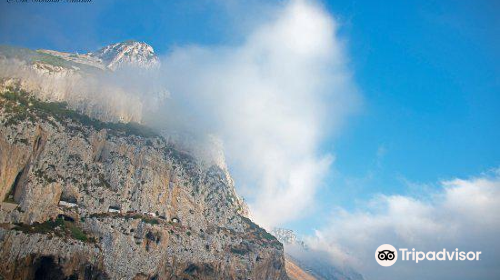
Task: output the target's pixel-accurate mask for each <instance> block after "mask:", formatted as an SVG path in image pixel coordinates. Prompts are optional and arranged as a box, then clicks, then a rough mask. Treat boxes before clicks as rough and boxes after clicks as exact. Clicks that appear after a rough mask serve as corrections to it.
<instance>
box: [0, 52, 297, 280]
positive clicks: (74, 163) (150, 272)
mask: <svg viewBox="0 0 500 280" xmlns="http://www.w3.org/2000/svg"><path fill="white" fill-rule="evenodd" d="M111 49H113V48H111ZM38 54H39V53H37V54H34V55H38ZM1 59H2V58H1V57H0V60H1ZM3 59H11V58H6V57H5V56H4V58H3ZM51 59H53V58H52V57H51ZM23 61H24V62H25V64H24V65H23V68H20V69H21V70H20V71H19V72H18V74H19V75H18V76H17V77H15V78H11V77H7V76H3V77H2V79H3V80H2V84H1V85H2V86H1V87H0V89H1V92H0V201H2V202H1V203H0V244H1V249H0V262H1V263H2V266H0V275H1V276H2V277H3V278H4V279H288V277H287V275H286V272H285V260H284V255H283V246H282V244H281V243H280V242H279V241H278V240H276V238H274V237H273V236H272V235H270V234H269V233H267V232H266V231H265V230H263V229H262V228H260V227H259V226H257V225H256V224H254V223H253V222H252V221H251V220H250V219H248V218H247V217H246V216H247V212H246V205H245V204H244V202H243V201H242V200H241V199H240V198H239V197H238V195H237V194H236V192H235V189H234V183H233V180H232V179H231V177H230V175H229V173H228V171H227V169H225V168H224V167H221V166H219V165H214V164H213V163H211V162H210V161H206V160H202V159H200V158H197V157H194V156H193V155H192V154H191V153H189V152H187V151H184V150H182V149H181V148H179V147H180V146H178V145H176V144H175V143H171V142H168V141H166V140H165V139H164V137H162V136H160V135H157V134H156V132H154V131H152V130H151V129H149V128H147V127H145V126H142V125H140V124H137V123H131V122H121V123H117V122H108V120H109V119H112V118H106V117H102V116H103V115H102V114H101V115H100V114H97V115H98V116H100V117H99V118H91V117H89V116H92V117H95V116H96V114H91V113H89V112H88V111H86V110H85V109H84V108H86V107H85V106H88V104H87V105H80V106H83V107H78V106H79V105H78V103H77V102H76V101H75V100H77V99H73V97H71V98H69V97H68V96H64V95H63V98H61V99H62V100H61V99H60V100H57V101H67V103H65V102H54V100H53V99H51V98H47V96H46V95H44V93H40V92H37V91H36V89H37V88H39V86H40V85H41V84H40V83H38V84H37V83H36V82H34V81H35V79H33V80H31V81H30V83H31V86H32V87H31V88H30V87H26V85H24V86H23V82H24V81H25V78H26V77H25V76H23V73H24V72H22V71H25V70H26V69H28V68H33V66H34V65H36V64H39V65H40V66H41V67H60V68H61V69H63V71H65V74H64V75H66V74H67V73H69V72H68V71H74V74H75V75H80V77H81V79H85V78H86V77H88V76H86V75H88V71H87V70H85V72H83V73H82V68H81V65H79V66H75V65H72V64H71V65H72V66H75V67H80V68H78V69H76V68H71V67H72V66H71V67H70V66H68V65H66V64H64V63H66V62H68V61H67V60H64V61H66V62H64V63H62V62H60V61H59V62H60V63H61V64H63V65H62V66H61V65H60V66H57V65H54V64H55V63H53V61H49V62H47V61H40V60H37V58H35V59H33V61H27V59H26V58H25V57H23ZM68 63H75V62H68ZM0 65H1V64H0ZM89 67H91V66H89ZM61 69H56V70H55V71H54V72H51V73H52V74H54V73H56V75H59V74H60V73H61V71H60V70H61ZM71 69H73V70H71ZM96 69H98V68H96ZM58 71H59V72H58ZM91 71H94V70H91ZM95 71H101V70H95ZM49 72H50V71H49ZM9 73H11V72H9ZM29 73H32V72H29ZM58 73H59V74H58ZM4 74H5V72H4ZM37 75H38V74H37ZM71 75H73V74H71ZM61 79H62V80H65V79H64V78H61ZM36 81H38V80H36ZM25 89H31V91H29V92H27V91H25ZM65 98H66V99H65ZM80 102H81V103H85V102H86V101H85V100H83V101H82V100H80ZM70 103H71V104H73V105H71V104H70ZM110 112H112V111H110Z"/></svg>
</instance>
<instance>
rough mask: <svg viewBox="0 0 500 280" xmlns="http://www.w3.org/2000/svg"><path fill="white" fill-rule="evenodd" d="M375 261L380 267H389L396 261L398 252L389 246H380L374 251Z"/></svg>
mask: <svg viewBox="0 0 500 280" xmlns="http://www.w3.org/2000/svg"><path fill="white" fill-rule="evenodd" d="M375 260H376V261H377V263H378V264H380V265H381V266H391V265H393V264H394V263H396V261H397V260H398V250H396V248H394V246H392V245H390V244H384V245H380V246H379V247H378V248H377V250H375Z"/></svg>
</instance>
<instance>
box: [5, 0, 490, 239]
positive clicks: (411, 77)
mask: <svg viewBox="0 0 500 280" xmlns="http://www.w3.org/2000/svg"><path fill="white" fill-rule="evenodd" d="M321 3H322V5H323V6H324V7H325V9H326V10H327V11H329V12H330V13H332V14H333V15H334V17H335V19H336V20H337V22H338V23H339V24H340V35H341V38H343V39H344V40H345V44H346V49H347V52H348V57H349V60H350V61H349V67H350V69H351V71H352V72H353V75H354V80H355V82H356V84H357V86H358V88H359V91H360V93H361V95H362V96H363V105H362V108H361V109H360V110H359V112H358V113H357V114H355V115H354V116H352V117H351V118H350V119H348V120H347V122H346V123H345V124H344V126H343V129H342V131H341V132H340V133H338V134H336V135H335V136H334V137H332V138H331V139H329V140H328V141H326V142H325V143H323V145H322V149H324V150H325V151H328V152H331V153H333V154H334V155H335V158H336V160H335V163H334V165H333V166H332V170H331V172H330V173H329V175H328V178H327V179H328V180H326V181H325V182H324V183H323V185H324V186H323V187H322V189H321V193H322V195H321V196H320V200H319V201H320V204H319V205H318V211H317V213H318V214H317V215H315V216H314V217H316V218H312V219H309V220H300V221H297V222H293V223H290V224H289V226H291V227H293V228H295V229H297V230H298V231H299V232H300V233H304V234H305V233H309V232H310V231H311V229H312V228H314V227H317V226H318V225H320V224H321V223H322V219H324V218H325V217H326V215H328V213H329V212H330V211H331V210H332V209H333V208H334V207H336V206H341V207H344V208H346V209H351V208H354V207H356V206H357V203H358V202H359V201H364V200H366V199H369V198H370V197H371V196H372V195H373V194H377V193H384V194H387V195H391V194H413V193H417V194H418V193H422V192H425V191H428V189H426V188H422V187H421V186H422V185H426V186H427V187H428V188H433V187H435V186H434V184H435V183H436V182H438V181H439V180H442V179H449V178H455V177H467V176H472V175H476V174H480V173H481V172H485V171H487V170H489V169H492V168H497V167H498V166H499V165H500V147H499V145H498V143H500V129H499V126H498V121H499V120H500V52H498V50H499V49H500V35H499V34H500V17H498V11H499V10H500V4H499V2H496V1H425V3H424V1H405V2H404V3H403V1H388V2H384V5H381V4H380V3H377V2H376V1H331V2H330V1H325V2H321ZM265 16H266V10H265V9H264V10H262V9H261V7H259V5H258V4H257V5H248V6H244V5H239V4H237V3H235V2H233V1H227V2H224V3H219V2H214V1H179V2H176V1H151V2H149V3H145V1H129V2H128V5H123V2H118V1H116V2H113V1H102V2H101V1H94V3H92V4H8V3H6V2H5V1H4V2H2V3H1V4H0V43H1V44H10V45H18V46H24V47H29V48H45V49H56V50H62V51H71V52H74V51H78V52H87V51H93V50H95V49H98V48H99V47H102V46H104V45H106V44H109V43H114V42H118V41H123V40H127V39H136V40H140V41H145V42H147V43H149V44H151V45H152V46H153V47H154V48H155V50H156V51H157V53H159V54H166V53H168V52H169V51H170V50H171V48H172V47H173V46H182V45H190V44H197V45H231V44H237V43H238V42H239V41H240V40H242V38H241V37H240V36H239V34H240V32H241V30H242V29H245V28H247V27H248V26H252V24H253V22H254V21H255V17H265ZM235 21H237V22H239V24H237V25H235V24H233V23H234V22H235ZM415 186H417V187H415Z"/></svg>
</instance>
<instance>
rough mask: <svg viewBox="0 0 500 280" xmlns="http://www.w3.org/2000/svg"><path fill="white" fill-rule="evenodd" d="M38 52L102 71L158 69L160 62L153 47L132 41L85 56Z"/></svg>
mask: <svg viewBox="0 0 500 280" xmlns="http://www.w3.org/2000/svg"><path fill="white" fill-rule="evenodd" d="M38 52H40V53H44V54H48V55H52V56H55V57H59V58H61V59H63V60H66V61H70V62H74V63H77V64H83V65H87V66H90V67H96V68H99V69H102V70H106V69H109V70H117V69H120V68H122V67H127V66H129V67H136V68H144V69H152V68H158V67H160V60H159V59H158V57H157V56H156V54H155V52H154V50H153V47H151V46H150V45H148V44H146V43H143V42H137V41H133V40H129V41H125V42H121V43H116V44H111V45H109V46H105V47H103V48H101V49H100V50H98V51H96V52H89V53H86V54H76V53H66V52H59V51H53V50H39V51H38Z"/></svg>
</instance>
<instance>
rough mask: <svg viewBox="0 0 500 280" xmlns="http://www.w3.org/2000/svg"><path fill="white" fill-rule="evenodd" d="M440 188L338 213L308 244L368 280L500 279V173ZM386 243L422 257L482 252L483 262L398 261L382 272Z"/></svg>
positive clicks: (381, 199) (446, 183) (376, 200)
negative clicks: (380, 252)
mask: <svg viewBox="0 0 500 280" xmlns="http://www.w3.org/2000/svg"><path fill="white" fill-rule="evenodd" d="M441 185H442V189H441V190H440V191H439V192H436V193H433V194H428V196H427V197H425V198H420V199H416V198H413V197H408V196H379V197H376V198H374V199H373V200H372V201H370V202H368V203H367V207H366V209H363V210H358V211H354V212H348V211H345V210H342V209H341V210H338V211H336V213H334V215H333V216H332V219H331V221H329V222H328V223H327V224H328V226H326V227H325V228H323V229H320V230H318V231H317V232H316V234H315V236H314V237H310V238H309V239H308V243H309V245H310V246H311V247H312V248H314V249H316V250H321V251H326V252H328V253H329V255H330V257H331V261H332V263H334V264H335V265H337V266H342V265H348V266H352V267H354V268H355V269H357V270H358V271H360V272H361V273H363V274H364V275H365V276H366V278H367V279H383V278H386V279H388V278H387V277H389V278H397V279H444V278H448V279H471V277H472V278H475V279H498V276H499V275H500V269H499V268H498V265H497V264H498V262H499V261H500V253H499V252H498V250H499V249H500V245H499V244H498V236H499V234H500V171H495V172H493V174H483V175H482V176H481V177H478V178H471V179H468V180H463V179H454V180H449V181H444V182H441ZM385 243H389V244H392V245H394V246H395V247H396V248H410V249H411V248H415V249H416V250H419V251H438V250H442V249H443V248H447V249H448V250H454V249H455V248H458V249H459V250H464V251H482V259H481V261H479V262H447V263H435V262H434V263H430V262H427V263H425V262H424V263H419V264H418V265H416V264H415V263H411V262H401V261H398V262H397V263H396V265H394V266H393V267H391V268H389V269H387V268H386V269H381V267H380V266H378V264H377V263H376V262H375V259H374V251H375V249H376V248H377V247H378V246H379V245H381V244H385Z"/></svg>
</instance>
